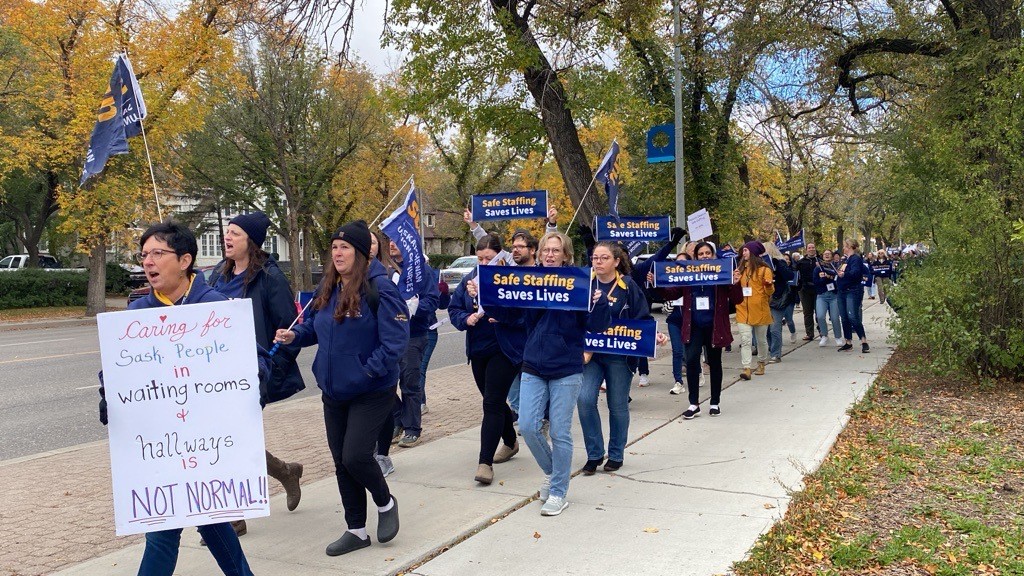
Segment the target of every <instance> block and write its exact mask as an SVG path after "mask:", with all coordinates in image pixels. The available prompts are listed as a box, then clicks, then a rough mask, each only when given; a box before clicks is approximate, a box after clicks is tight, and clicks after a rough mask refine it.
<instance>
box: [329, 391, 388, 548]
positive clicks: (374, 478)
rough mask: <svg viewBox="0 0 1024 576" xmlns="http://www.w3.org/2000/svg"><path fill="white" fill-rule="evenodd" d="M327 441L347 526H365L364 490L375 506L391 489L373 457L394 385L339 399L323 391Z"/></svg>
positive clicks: (385, 498)
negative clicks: (342, 399) (340, 400)
mask: <svg viewBox="0 0 1024 576" xmlns="http://www.w3.org/2000/svg"><path fill="white" fill-rule="evenodd" d="M323 403H324V424H326V426H327V445H328V446H330V448H331V456H332V457H333V458H334V474H335V476H337V477H338V491H339V492H340V493H341V504H342V505H343V506H344V507H345V522H346V523H347V524H348V527H349V529H352V530H355V529H357V528H365V527H366V492H367V490H369V492H370V495H371V496H373V501H374V503H375V504H376V505H377V506H386V505H387V503H388V502H390V501H391V491H390V490H389V489H388V483H387V482H386V481H385V480H384V475H383V474H381V471H380V466H378V465H377V460H376V459H374V457H373V445H374V443H376V442H377V434H378V433H379V432H380V427H381V426H383V425H384V417H385V415H387V414H390V413H391V409H392V408H394V406H395V388H394V386H392V387H390V388H387V389H385V390H381V391H379V392H368V393H366V394H360V395H359V396H356V397H355V398H352V399H351V400H346V401H344V402H339V401H337V400H332V399H331V398H328V397H327V396H326V395H323Z"/></svg>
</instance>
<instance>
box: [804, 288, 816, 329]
mask: <svg viewBox="0 0 1024 576" xmlns="http://www.w3.org/2000/svg"><path fill="white" fill-rule="evenodd" d="M817 301H818V291H817V290H815V289H814V286H811V287H810V288H806V287H805V288H801V289H800V307H801V308H803V311H804V332H806V333H807V337H808V338H814V309H815V305H816V304H817Z"/></svg>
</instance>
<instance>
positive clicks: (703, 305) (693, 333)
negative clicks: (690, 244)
mask: <svg viewBox="0 0 1024 576" xmlns="http://www.w3.org/2000/svg"><path fill="white" fill-rule="evenodd" d="M695 253H696V255H697V259H698V260H713V259H715V258H716V257H717V256H716V255H717V252H716V250H715V247H714V245H712V244H711V243H709V242H698V243H697V245H696V248H695ZM732 282H733V283H732V284H731V285H718V286H694V287H692V288H691V287H680V288H667V289H665V290H664V294H665V295H666V297H678V298H679V300H678V302H679V304H678V305H677V306H676V307H675V308H673V310H672V313H673V314H675V313H676V311H677V310H678V311H679V317H680V324H679V330H680V335H679V340H680V344H682V345H684V346H685V350H686V386H687V393H688V397H689V401H690V405H689V406H688V407H687V409H686V411H685V412H683V418H684V419H686V420H691V419H693V418H695V417H696V416H697V415H699V414H700V378H701V376H702V375H703V367H702V366H701V351H703V352H704V354H705V355H706V356H707V363H708V366H709V369H710V372H711V374H710V377H711V401H710V407H709V408H710V409H709V413H710V414H711V416H718V415H720V414H721V413H722V408H721V397H722V349H723V348H725V347H726V346H729V345H730V344H732V327H731V325H730V323H729V309H730V308H731V307H735V306H738V305H739V303H741V302H742V301H743V289H742V286H741V284H740V271H739V270H734V271H733V281H732ZM669 326H670V328H669V330H670V331H671V324H670V325H669ZM670 333H671V332H670ZM674 344H675V343H674V342H673V345H674ZM674 364H675V359H674V358H673V370H674V369H675V367H674ZM673 390H675V388H673ZM678 393H679V392H673V394H678Z"/></svg>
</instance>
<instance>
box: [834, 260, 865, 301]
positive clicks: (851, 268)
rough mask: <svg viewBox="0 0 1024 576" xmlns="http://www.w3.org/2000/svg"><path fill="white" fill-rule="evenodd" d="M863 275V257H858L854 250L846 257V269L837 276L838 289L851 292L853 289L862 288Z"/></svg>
mask: <svg viewBox="0 0 1024 576" xmlns="http://www.w3.org/2000/svg"><path fill="white" fill-rule="evenodd" d="M863 276H864V259H863V258H861V257H860V254H857V253H856V252H854V253H853V254H850V255H849V256H847V257H846V270H844V271H843V275H842V276H840V277H839V291H840V292H853V291H854V290H861V289H863V288H864V286H863V285H861V280H862V279H863Z"/></svg>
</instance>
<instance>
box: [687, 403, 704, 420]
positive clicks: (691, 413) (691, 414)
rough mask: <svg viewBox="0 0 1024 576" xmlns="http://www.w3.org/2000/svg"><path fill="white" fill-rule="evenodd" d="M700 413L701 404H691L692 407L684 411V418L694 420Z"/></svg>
mask: <svg viewBox="0 0 1024 576" xmlns="http://www.w3.org/2000/svg"><path fill="white" fill-rule="evenodd" d="M699 414H700V406H694V405H693V404H690V407H689V408H687V409H686V412H683V420H693V419H694V418H696V417H697V416H698V415H699Z"/></svg>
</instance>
